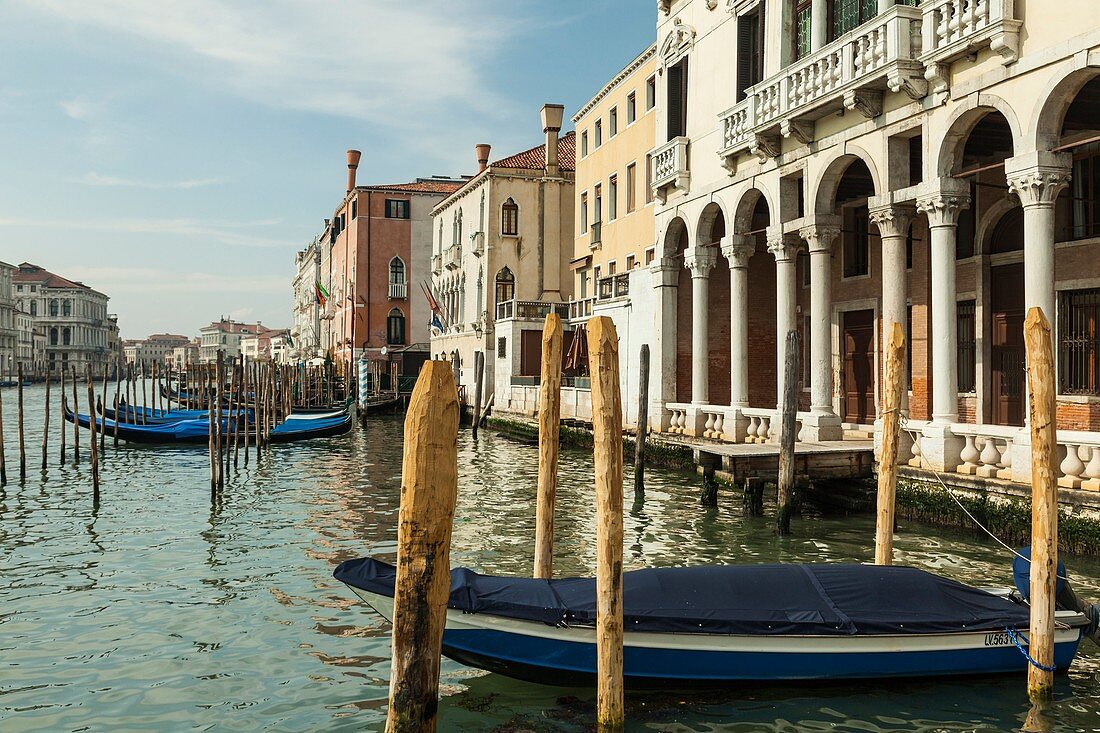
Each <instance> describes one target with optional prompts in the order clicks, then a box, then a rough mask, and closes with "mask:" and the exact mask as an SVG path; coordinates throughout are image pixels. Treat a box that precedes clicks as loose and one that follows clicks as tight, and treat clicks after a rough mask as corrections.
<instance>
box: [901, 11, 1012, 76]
mask: <svg viewBox="0 0 1100 733" xmlns="http://www.w3.org/2000/svg"><path fill="white" fill-rule="evenodd" d="M920 10H921V13H922V15H923V19H922V22H921V46H922V49H921V55H920V61H921V63H922V64H924V65H925V69H926V70H925V74H924V75H925V78H926V79H927V80H928V81H930V82H931V83H932V91H933V92H936V93H939V92H945V91H947V85H948V74H947V65H948V64H950V63H951V62H952V61H954V60H956V59H958V58H961V57H962V56H965V55H967V54H970V53H973V52H974V51H975V49H977V48H980V47H982V46H989V47H990V48H991V49H993V50H994V51H996V52H997V53H999V54H1000V55H1001V57H1002V60H1003V61H1004V63H1005V64H1009V63H1012V62H1013V61H1015V60H1016V59H1017V58H1018V56H1019V49H1020V26H1021V25H1022V23H1021V21H1019V20H1016V18H1015V17H1014V15H1015V10H1016V8H1015V0H924V2H923V3H921V6H920Z"/></svg>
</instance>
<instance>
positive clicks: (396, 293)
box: [390, 282, 409, 300]
mask: <svg viewBox="0 0 1100 733" xmlns="http://www.w3.org/2000/svg"><path fill="white" fill-rule="evenodd" d="M407 297H409V284H408V283H392V282H391V283H390V300H404V299H405V298H407Z"/></svg>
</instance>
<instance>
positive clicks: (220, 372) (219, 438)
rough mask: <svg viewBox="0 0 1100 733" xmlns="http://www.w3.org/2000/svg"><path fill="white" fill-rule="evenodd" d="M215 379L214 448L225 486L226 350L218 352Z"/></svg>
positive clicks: (222, 485)
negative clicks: (224, 415)
mask: <svg viewBox="0 0 1100 733" xmlns="http://www.w3.org/2000/svg"><path fill="white" fill-rule="evenodd" d="M214 374H215V379H216V380H217V385H216V387H215V392H214V395H215V399H216V400H217V405H216V407H215V409H214V410H213V415H214V448H215V452H216V453H217V466H216V469H217V481H218V488H219V489H220V488H222V487H224V486H225V463H224V462H223V460H222V450H223V448H224V445H225V430H224V425H225V423H224V422H222V402H223V401H224V399H225V354H224V352H221V351H219V352H218V361H217V364H216V365H215V367H214Z"/></svg>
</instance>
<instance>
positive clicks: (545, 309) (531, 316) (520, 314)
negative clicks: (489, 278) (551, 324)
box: [497, 300, 569, 321]
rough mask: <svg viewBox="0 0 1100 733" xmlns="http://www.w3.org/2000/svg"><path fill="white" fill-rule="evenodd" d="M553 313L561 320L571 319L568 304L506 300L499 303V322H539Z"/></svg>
mask: <svg viewBox="0 0 1100 733" xmlns="http://www.w3.org/2000/svg"><path fill="white" fill-rule="evenodd" d="M551 312H553V313H557V314H558V316H559V317H560V318H568V317H569V304H568V303H540V302H539V301H537V300H506V301H504V302H503V303H497V320H498V321H503V320H506V319H509V318H518V319H524V320H530V321H537V320H541V319H543V318H546V316H548V315H549V314H550V313H551Z"/></svg>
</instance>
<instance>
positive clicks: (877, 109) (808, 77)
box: [719, 5, 928, 169]
mask: <svg viewBox="0 0 1100 733" xmlns="http://www.w3.org/2000/svg"><path fill="white" fill-rule="evenodd" d="M921 13H922V9H921V8H914V7H909V6H907V5H895V6H893V7H891V8H890V9H889V10H888V11H886V12H885V13H882V14H881V15H879V16H878V17H877V18H875V19H874V20H872V21H870V22H868V23H865V24H863V25H861V26H860V27H859V28H856V29H855V30H853V31H851V32H849V33H846V34H845V35H843V36H841V37H840V38H838V39H836V40H835V41H833V42H832V43H830V44H828V45H827V46H825V47H824V48H821V49H820V50H818V51H816V52H814V53H812V54H810V55H809V56H807V57H805V58H803V59H800V60H799V61H797V62H795V63H793V64H791V65H790V66H788V67H787V68H785V69H783V70H782V71H781V72H779V73H778V74H776V75H774V76H772V77H770V78H768V79H765V80H764V81H762V82H760V83H759V84H757V85H755V86H753V87H750V88H749V89H748V90H747V92H746V97H745V99H743V100H742V101H741V102H739V103H738V104H736V105H734V106H733V107H731V108H730V109H728V110H726V111H725V112H723V113H722V114H720V115H719V120H720V122H721V128H722V142H721V149H720V150H719V154H720V155H721V156H722V157H723V158H724V159H725V160H726V164H727V167H730V168H731V169H732V166H733V159H734V157H735V156H736V155H737V154H738V153H741V152H744V151H749V152H751V153H753V154H755V155H757V156H758V157H760V158H761V159H766V158H768V157H774V156H776V155H778V154H779V148H780V146H779V136H780V135H782V136H783V137H790V136H794V137H795V138H797V139H798V140H800V141H802V142H804V143H809V142H811V141H812V140H813V139H814V124H815V121H816V120H817V119H819V118H821V117H824V116H825V115H827V114H829V113H831V112H836V111H840V110H856V111H859V112H860V113H861V114H863V115H864V116H866V117H868V118H871V117H877V116H878V115H879V114H881V112H882V95H883V91H884V90H885V89H889V90H891V91H895V92H896V91H904V92H906V93H907V94H908V95H909V96H910V97H912V98H913V99H920V98H921V97H924V96H925V95H926V94H927V92H928V83H927V82H926V81H925V79H924V67H923V64H922V63H921V61H920V60H919V57H920V52H921V39H920V33H919V31H920V26H921Z"/></svg>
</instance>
